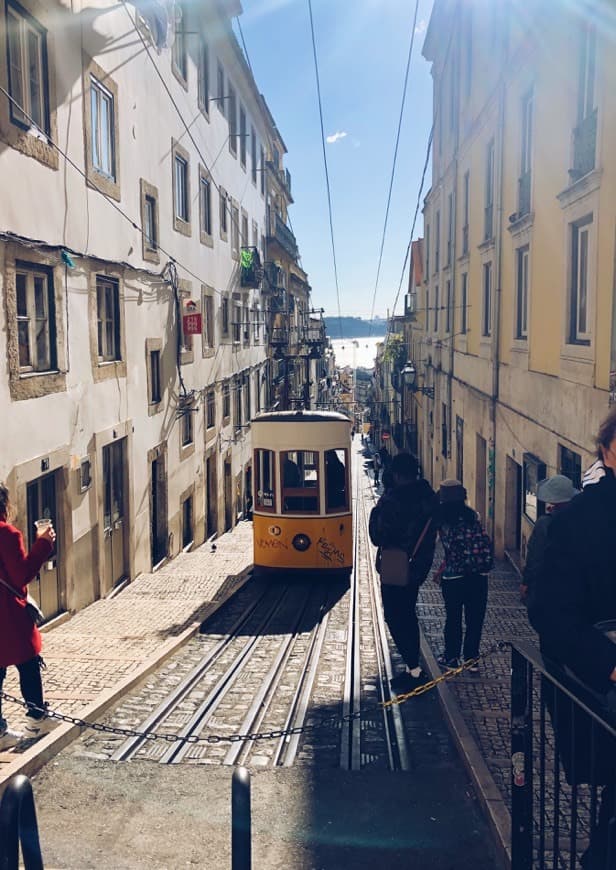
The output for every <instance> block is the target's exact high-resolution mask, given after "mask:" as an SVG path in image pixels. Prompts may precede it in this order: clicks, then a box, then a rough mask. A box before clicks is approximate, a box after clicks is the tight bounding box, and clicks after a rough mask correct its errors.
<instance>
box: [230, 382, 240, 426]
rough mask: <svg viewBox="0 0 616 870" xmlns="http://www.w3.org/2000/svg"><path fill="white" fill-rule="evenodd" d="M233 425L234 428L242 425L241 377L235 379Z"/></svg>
mask: <svg viewBox="0 0 616 870" xmlns="http://www.w3.org/2000/svg"><path fill="white" fill-rule="evenodd" d="M232 389H233V425H234V428H235V429H236V430H237V429H241V427H242V382H241V380H240V378H239V377H238V378H234V380H233V387H232Z"/></svg>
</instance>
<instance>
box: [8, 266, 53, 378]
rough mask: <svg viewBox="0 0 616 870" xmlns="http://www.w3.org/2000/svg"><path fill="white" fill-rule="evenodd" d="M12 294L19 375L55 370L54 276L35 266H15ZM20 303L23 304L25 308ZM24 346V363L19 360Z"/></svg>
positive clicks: (22, 360)
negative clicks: (14, 298)
mask: <svg viewBox="0 0 616 870" xmlns="http://www.w3.org/2000/svg"><path fill="white" fill-rule="evenodd" d="M22 281H23V291H24V292H23V293H22V292H21V290H20V285H21V284H22ZM15 291H16V313H17V336H18V346H19V371H20V373H28V372H49V371H56V370H57V361H56V353H57V348H56V344H55V331H54V327H55V308H54V296H53V292H54V291H53V274H52V273H51V272H50V271H49V270H46V269H41V268H40V267H37V266H36V265H35V264H26V263H16V265H15ZM20 296H21V297H22V299H21V300H20ZM20 301H23V302H25V307H24V306H22V305H21V304H20ZM41 303H42V304H41ZM20 312H21V313H20ZM24 339H25V342H24ZM41 339H42V340H43V345H41ZM24 345H25V347H26V348H27V360H25V359H22V354H21V348H22V346H24ZM41 357H42V359H41Z"/></svg>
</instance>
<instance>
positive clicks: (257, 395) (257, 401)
mask: <svg viewBox="0 0 616 870" xmlns="http://www.w3.org/2000/svg"><path fill="white" fill-rule="evenodd" d="M261 379H262V375H261V371H260V370H259V369H257V371H256V372H255V411H256V413H257V414H258V413H259V412H260V411H261Z"/></svg>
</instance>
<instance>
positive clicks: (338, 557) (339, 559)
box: [317, 537, 344, 565]
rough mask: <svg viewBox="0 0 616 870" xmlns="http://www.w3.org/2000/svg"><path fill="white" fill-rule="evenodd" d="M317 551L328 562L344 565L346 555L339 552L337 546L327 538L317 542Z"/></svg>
mask: <svg viewBox="0 0 616 870" xmlns="http://www.w3.org/2000/svg"><path fill="white" fill-rule="evenodd" d="M317 549H318V551H319V555H320V556H321V558H322V559H325V561H326V562H330V563H331V564H335V563H337V564H338V565H344V553H343V552H342V550H339V549H338V547H337V546H336V545H335V544H333V543H332V542H331V541H328V540H327V538H323V537H321V538H319V540H318V541H317Z"/></svg>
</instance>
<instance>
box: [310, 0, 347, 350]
mask: <svg viewBox="0 0 616 870" xmlns="http://www.w3.org/2000/svg"><path fill="white" fill-rule="evenodd" d="M308 12H309V13H310V32H311V34H312V53H313V56H314V72H315V76H316V84H317V98H318V103H319V121H320V123H321V148H322V149H323V164H324V166H325V184H326V187H327V207H328V211H329V233H330V237H331V243H332V257H333V261H334V278H335V282H336V299H337V300H338V327H339V329H340V338H341V339H344V335H343V332H342V310H341V308H340V286H339V284H338V267H337V265H336V246H335V244H334V222H333V218H332V198H331V190H330V185H329V171H328V168H327V153H326V150H325V129H324V127H323V104H322V101H321V84H320V81H319V62H318V59H317V44H316V38H315V35H314V20H313V17H312V0H308Z"/></svg>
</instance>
